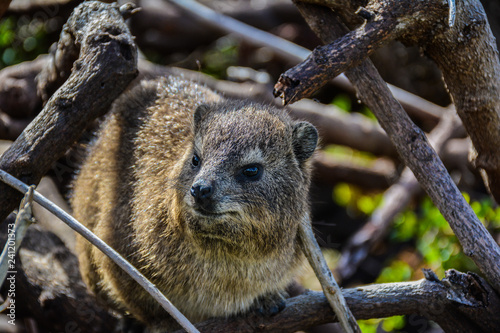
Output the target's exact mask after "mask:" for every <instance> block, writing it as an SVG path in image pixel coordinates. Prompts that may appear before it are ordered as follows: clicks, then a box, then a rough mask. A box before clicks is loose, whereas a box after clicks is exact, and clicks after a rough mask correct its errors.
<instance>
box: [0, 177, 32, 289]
mask: <svg viewBox="0 0 500 333" xmlns="http://www.w3.org/2000/svg"><path fill="white" fill-rule="evenodd" d="M34 190H35V186H34V185H31V186H29V187H28V190H27V191H26V194H25V195H24V198H23V200H22V201H21V204H20V205H19V211H18V212H17V216H16V221H15V222H14V228H13V230H12V232H8V234H7V240H6V241H5V246H4V248H3V251H2V254H1V255H0V286H1V285H3V283H4V281H5V278H6V277H7V274H8V273H9V271H14V270H15V267H16V266H15V256H16V253H17V251H18V250H19V248H20V247H21V243H22V241H23V238H24V236H25V235H26V231H27V230H28V227H29V226H30V225H31V224H32V223H34V222H35V220H34V219H33V210H32V208H33V191H34ZM9 231H10V225H9ZM12 237H13V238H14V239H13V240H12V239H11V238H12Z"/></svg>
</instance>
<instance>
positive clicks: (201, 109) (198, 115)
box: [194, 104, 210, 128]
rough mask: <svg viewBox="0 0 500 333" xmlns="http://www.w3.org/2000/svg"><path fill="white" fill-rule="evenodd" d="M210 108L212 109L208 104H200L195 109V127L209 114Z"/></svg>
mask: <svg viewBox="0 0 500 333" xmlns="http://www.w3.org/2000/svg"><path fill="white" fill-rule="evenodd" d="M208 110H210V106H208V105H207V104H200V105H198V107H197V108H196V110H195V111H194V128H198V126H199V124H200V122H201V120H202V119H203V117H205V115H206V114H207V112H208Z"/></svg>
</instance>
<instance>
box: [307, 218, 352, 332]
mask: <svg viewBox="0 0 500 333" xmlns="http://www.w3.org/2000/svg"><path fill="white" fill-rule="evenodd" d="M299 238H300V240H301V242H302V250H303V251H304V253H305V255H306V257H307V259H308V260H309V264H310V265H311V267H312V268H313V270H314V273H315V274H316V276H317V277H318V280H319V282H320V283H321V287H322V288H323V293H324V294H325V297H326V299H327V300H328V303H329V304H330V306H331V307H332V309H333V311H334V312H335V314H336V315H337V318H338V320H339V322H340V324H341V325H342V327H343V328H344V330H345V331H346V332H347V333H351V332H361V330H360V328H359V326H358V323H357V322H356V319H355V318H354V316H353V315H352V313H351V310H349V306H348V305H347V302H346V301H345V298H344V296H343V295H342V291H341V290H340V287H339V285H338V284H337V282H336V281H335V278H334V277H333V275H332V272H331V271H330V268H329V267H328V265H327V263H326V260H325V257H323V253H322V252H321V249H320V248H319V245H318V243H317V242H316V238H315V237H314V232H313V230H312V226H311V220H310V218H309V215H307V216H306V217H305V218H304V221H303V223H301V224H300V226H299Z"/></svg>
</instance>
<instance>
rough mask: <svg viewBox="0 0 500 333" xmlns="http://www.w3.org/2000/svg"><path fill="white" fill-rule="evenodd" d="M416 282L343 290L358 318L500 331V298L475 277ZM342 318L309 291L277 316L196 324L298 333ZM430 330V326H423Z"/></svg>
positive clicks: (450, 275)
mask: <svg viewBox="0 0 500 333" xmlns="http://www.w3.org/2000/svg"><path fill="white" fill-rule="evenodd" d="M425 275H426V278H425V279H422V280H419V281H414V282H401V283H387V284H374V285H370V286H366V287H358V288H352V289H344V290H343V294H344V297H345V299H346V301H347V304H348V305H349V308H350V309H351V311H352V312H353V314H354V316H355V317H356V318H357V319H371V318H383V317H388V316H396V315H409V316H410V318H409V319H410V321H412V320H415V321H416V318H415V315H422V316H425V317H427V318H429V319H431V320H433V321H435V322H437V323H438V324H439V325H440V326H441V328H443V329H444V330H445V331H446V332H454V333H456V332H464V333H466V332H468V333H470V332H485V333H486V332H494V331H495V330H496V329H498V327H500V326H499V325H500V319H499V317H498V313H500V312H498V311H500V300H499V298H498V295H496V294H495V292H494V291H493V290H492V289H491V287H489V285H488V284H487V283H486V282H485V281H484V280H482V279H481V278H480V277H478V276H477V275H475V274H463V273H460V272H457V271H455V270H450V271H447V272H446V277H445V279H443V280H442V281H439V279H438V278H437V277H436V276H435V274H434V273H433V272H432V271H427V272H426V273H425ZM336 320H337V319H336V317H335V315H334V314H333V312H332V311H331V309H330V308H329V305H328V303H327V301H326V299H325V296H324V295H323V294H322V293H321V292H313V291H309V292H307V293H305V294H303V295H300V296H296V297H294V298H291V299H288V300H287V307H286V308H285V309H284V310H283V311H282V312H280V313H278V314H277V315H275V316H273V317H262V316H259V315H255V314H250V315H248V316H246V317H236V318H228V319H211V320H208V321H206V322H203V323H200V324H197V325H196V327H197V328H198V329H199V330H200V331H201V332H206V333H208V332H210V333H216V332H217V333H219V332H240V333H245V332H248V333H250V332H295V331H297V330H306V329H307V328H310V327H313V326H317V325H321V324H324V323H329V322H335V321H336ZM420 329H425V327H424V328H423V327H420Z"/></svg>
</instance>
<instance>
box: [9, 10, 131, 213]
mask: <svg viewBox="0 0 500 333" xmlns="http://www.w3.org/2000/svg"><path fill="white" fill-rule="evenodd" d="M78 54H80V58H79V59H78V60H77V61H76V62H75V64H74V67H73V69H72V70H71V66H72V63H73V61H74V60H75V59H76V57H77V56H78ZM70 73H71V75H70ZM136 74H137V51H136V48H135V45H134V42H133V39H132V36H131V35H130V33H129V31H128V28H127V26H126V25H125V22H124V20H123V18H122V14H121V13H120V11H119V9H118V7H117V6H116V5H107V4H103V3H99V2H86V3H85V4H82V5H80V6H79V7H78V8H77V9H75V12H74V14H73V15H72V16H71V18H70V19H69V20H68V22H67V23H66V25H65V28H64V30H63V33H62V34H61V40H60V41H59V43H58V48H57V50H56V51H55V53H53V54H52V58H51V61H50V66H49V67H48V68H46V69H45V70H44V72H43V74H42V75H41V76H40V78H41V79H40V80H39V82H38V83H39V87H40V88H41V90H42V95H43V96H45V98H47V97H48V96H49V95H50V91H52V90H54V87H55V86H56V85H57V84H58V82H60V81H62V80H63V78H65V77H66V76H68V75H69V78H68V79H67V80H66V82H65V83H64V85H63V86H62V87H61V88H60V89H59V90H58V91H57V92H56V93H55V94H54V95H53V96H52V97H51V98H50V100H48V102H47V104H46V105H45V107H44V109H43V111H42V112H41V113H40V114H39V115H38V116H37V117H36V118H35V120H34V121H33V122H32V123H31V124H30V125H29V126H28V127H27V128H26V129H25V130H24V132H23V133H22V134H21V135H20V136H19V138H18V139H17V140H16V142H15V143H14V144H13V145H12V146H11V147H10V148H9V150H8V151H7V152H5V153H4V154H3V155H2V157H1V158H0V169H2V170H4V171H7V172H9V173H11V174H13V175H14V176H16V177H18V178H20V179H22V180H23V181H24V182H25V183H28V184H36V183H38V182H39V181H40V179H41V177H42V176H43V175H44V174H45V173H46V172H47V170H48V169H49V168H50V167H51V166H52V164H53V163H54V162H55V161H56V160H57V159H58V158H59V157H61V156H62V155H63V154H64V153H65V152H66V150H67V149H68V147H69V146H70V145H71V144H72V143H73V142H74V141H75V140H76V139H78V137H79V136H80V135H81V133H82V132H83V131H84V129H85V128H86V126H87V124H89V123H90V122H91V121H92V120H93V119H95V118H97V117H98V116H100V115H103V114H104V113H105V112H106V111H107V110H108V108H109V106H110V105H111V103H112V102H113V100H114V99H115V98H116V97H117V96H118V95H119V94H120V93H121V92H122V91H123V89H125V87H126V86H127V85H128V84H129V83H130V81H131V80H132V79H133V78H134V77H135V76H136ZM45 80H46V81H45ZM56 82H57V83H56ZM89 96H91V98H89ZM20 198H21V196H20V195H19V194H18V193H17V192H16V191H15V190H13V189H11V188H9V186H7V185H5V184H0V202H2V207H1V208H0V221H3V220H4V219H5V217H6V216H7V215H8V214H9V213H10V212H11V211H12V210H13V209H14V208H15V207H16V205H17V204H18V202H19V200H20Z"/></svg>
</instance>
